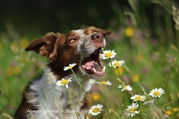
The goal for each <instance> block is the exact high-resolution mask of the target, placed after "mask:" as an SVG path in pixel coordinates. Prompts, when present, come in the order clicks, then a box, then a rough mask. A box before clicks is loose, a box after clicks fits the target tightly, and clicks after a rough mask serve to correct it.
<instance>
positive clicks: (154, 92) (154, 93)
mask: <svg viewBox="0 0 179 119" xmlns="http://www.w3.org/2000/svg"><path fill="white" fill-rule="evenodd" d="M163 94H165V91H164V90H163V89H162V88H159V89H157V88H155V89H153V90H151V91H150V93H149V95H150V96H152V97H153V98H160V96H162V95H163Z"/></svg>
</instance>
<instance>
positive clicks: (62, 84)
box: [56, 78, 72, 88]
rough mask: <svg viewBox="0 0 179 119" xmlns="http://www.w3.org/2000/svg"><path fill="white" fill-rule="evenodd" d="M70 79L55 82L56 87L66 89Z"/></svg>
mask: <svg viewBox="0 0 179 119" xmlns="http://www.w3.org/2000/svg"><path fill="white" fill-rule="evenodd" d="M71 79H72V78H69V79H64V78H62V80H60V81H57V82H56V85H58V86H66V88H68V83H69V82H72V80H71Z"/></svg>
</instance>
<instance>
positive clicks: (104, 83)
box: [96, 81, 111, 86]
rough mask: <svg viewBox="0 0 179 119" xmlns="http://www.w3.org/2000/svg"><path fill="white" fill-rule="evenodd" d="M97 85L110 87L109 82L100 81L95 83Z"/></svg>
mask: <svg viewBox="0 0 179 119" xmlns="http://www.w3.org/2000/svg"><path fill="white" fill-rule="evenodd" d="M96 83H97V84H100V85H109V86H111V82H110V81H100V82H96Z"/></svg>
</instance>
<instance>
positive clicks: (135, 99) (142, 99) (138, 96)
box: [131, 95, 146, 101]
mask: <svg viewBox="0 0 179 119" xmlns="http://www.w3.org/2000/svg"><path fill="white" fill-rule="evenodd" d="M131 100H133V101H145V100H146V97H145V96H144V95H134V96H132V97H131Z"/></svg>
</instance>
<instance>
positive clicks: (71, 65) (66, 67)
mask: <svg viewBox="0 0 179 119" xmlns="http://www.w3.org/2000/svg"><path fill="white" fill-rule="evenodd" d="M74 66H76V63H73V64H69V66H65V67H64V68H63V70H64V71H67V70H70V69H72V68H73V67H74Z"/></svg>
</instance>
